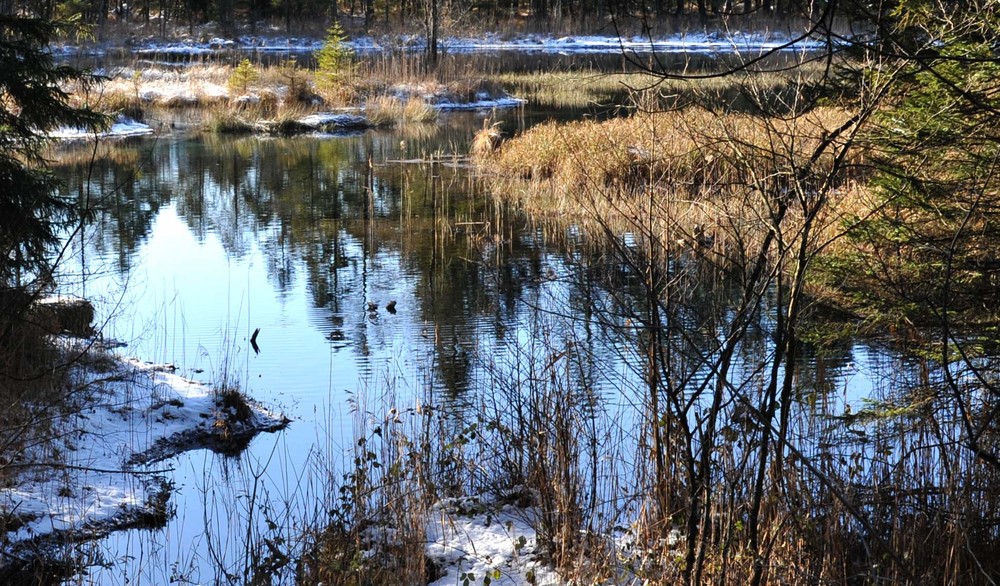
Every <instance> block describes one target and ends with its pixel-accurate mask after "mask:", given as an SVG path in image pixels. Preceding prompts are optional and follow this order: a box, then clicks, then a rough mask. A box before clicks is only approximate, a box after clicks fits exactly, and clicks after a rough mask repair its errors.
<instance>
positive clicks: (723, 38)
mask: <svg viewBox="0 0 1000 586" xmlns="http://www.w3.org/2000/svg"><path fill="white" fill-rule="evenodd" d="M345 45H346V46H347V47H348V48H350V49H352V50H354V51H357V52H359V53H373V52H383V51H399V50H403V51H407V50H422V49H423V48H424V47H425V46H426V41H425V40H424V38H423V37H420V36H414V35H398V36H385V37H380V38H374V37H359V38H356V39H352V40H350V41H348V42H346V43H345ZM322 46H323V40H322V39H308V38H298V37H280V36H276V37H250V36H244V37H240V38H239V39H236V40H228V39H212V40H209V41H207V42H194V41H190V40H188V41H178V42H161V41H155V40H149V41H146V42H144V43H141V44H140V45H138V46H136V47H134V48H133V49H132V52H133V53H135V54H137V55H147V56H148V55H157V54H159V55H178V56H180V55H191V56H199V55H209V54H212V53H219V52H227V51H245V52H255V51H256V52H288V53H310V52H314V51H317V50H319V49H320V48H321V47H322ZM823 46H824V41H823V40H821V39H809V38H804V39H799V38H798V37H797V36H792V35H789V34H784V33H776V32H756V33H744V32H739V31H733V32H721V31H715V32H689V33H681V34H677V35H671V36H664V37H654V38H649V37H643V36H634V37H629V38H619V37H616V36H611V35H603V36H602V35H579V36H564V37H553V36H543V35H522V36H514V37H509V38H508V37H501V36H499V35H496V34H491V33H487V34H485V35H483V36H482V37H446V38H443V39H441V40H440V41H439V47H440V48H441V49H442V50H444V51H447V52H452V53H477V52H482V53H488V52H501V51H511V52H528V53H562V54H592V53H617V52H619V51H623V50H624V51H627V52H635V53H649V52H654V51H655V52H711V53H732V52H736V51H741V52H756V51H767V50H794V51H800V50H804V49H805V50H809V49H820V48H822V47H823Z"/></svg>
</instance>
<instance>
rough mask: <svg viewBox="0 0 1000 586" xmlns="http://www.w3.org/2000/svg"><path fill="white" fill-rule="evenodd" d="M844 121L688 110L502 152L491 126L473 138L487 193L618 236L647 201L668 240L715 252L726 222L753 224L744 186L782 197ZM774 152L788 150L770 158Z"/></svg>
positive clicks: (540, 130)
mask: <svg viewBox="0 0 1000 586" xmlns="http://www.w3.org/2000/svg"><path fill="white" fill-rule="evenodd" d="M846 118H847V113H846V112H844V111H843V110H840V109H836V108H821V109H817V110H815V111H813V112H812V113H810V114H808V115H806V116H804V117H802V118H799V119H795V120H794V121H781V120H777V121H774V120H765V119H762V118H758V117H754V116H750V115H747V114H737V113H728V114H718V113H714V112H711V111H708V110H704V109H700V108H687V109H683V110H678V111H669V112H662V113H651V114H643V113H638V114H636V115H634V116H630V117H626V118H613V119H609V120H606V121H592V120H585V121H578V122H571V123H565V124H561V123H557V122H547V123H543V124H540V125H537V126H535V127H532V128H531V129H529V130H528V131H526V132H525V133H523V134H521V135H520V136H517V137H515V138H512V139H509V140H506V141H504V142H503V143H502V145H500V147H499V148H498V149H496V148H489V149H488V148H485V145H494V144H496V143H497V139H496V137H495V130H494V129H492V128H490V127H487V128H484V129H483V130H481V131H480V132H479V135H478V136H477V137H476V139H475V144H479V145H480V147H481V148H478V149H476V151H475V152H476V155H477V159H476V160H477V163H478V165H479V167H480V168H481V169H482V170H483V172H484V173H485V174H486V178H487V182H488V183H489V185H490V190H491V191H493V192H494V193H496V194H499V195H500V197H503V198H505V199H507V200H509V201H511V202H512V203H514V204H515V205H517V206H518V207H520V208H522V209H525V210H526V211H527V212H528V213H529V214H531V215H532V216H533V217H536V218H561V219H563V220H569V221H571V222H578V223H582V224H584V225H587V224H592V223H593V222H592V220H594V219H599V221H600V222H601V223H602V224H606V225H607V226H608V227H609V228H610V230H611V232H613V233H619V234H621V233H624V232H628V231H630V230H631V229H632V222H633V219H634V217H635V215H636V214H637V213H641V212H640V211H639V210H640V209H642V208H643V207H648V205H649V202H650V201H652V202H653V203H652V205H653V206H654V208H655V210H654V211H655V212H656V213H655V214H654V216H655V217H653V218H652V220H653V221H654V222H658V223H661V224H663V226H664V227H663V230H667V229H668V228H669V230H668V233H666V234H664V237H665V238H667V240H668V241H670V242H678V243H681V244H684V245H687V246H693V247H695V248H697V247H699V246H704V245H706V244H708V243H709V241H711V240H713V238H715V237H719V241H718V242H713V246H712V247H709V248H714V247H716V246H719V247H721V246H723V245H724V244H725V243H724V242H723V241H722V240H723V236H724V232H725V230H723V229H722V228H723V227H725V225H726V224H728V223H729V221H730V220H732V222H740V223H747V222H749V223H753V222H755V220H754V217H755V215H756V214H754V213H753V211H752V210H751V209H746V198H744V197H743V196H744V195H746V193H747V189H746V187H747V186H754V185H756V186H757V187H754V188H753V189H756V188H758V187H765V186H766V187H768V188H771V187H773V188H774V189H783V188H786V189H787V185H788V181H789V179H790V177H789V176H788V175H787V170H786V169H788V168H794V167H795V166H803V165H805V164H806V161H807V160H808V159H809V157H810V155H811V153H812V149H813V148H815V146H816V145H817V144H819V142H820V141H821V140H822V139H823V137H824V136H825V133H827V132H829V130H830V129H832V128H835V127H836V126H837V125H839V124H841V123H843V121H844V120H846ZM775 144H788V145H791V146H792V148H791V150H790V151H786V152H785V154H781V155H779V156H778V158H776V157H775V156H774V155H773V154H772V153H773V150H772V147H773V146H774V145H775ZM785 164H787V167H783V165H785ZM829 164H830V159H829V158H825V157H824V158H821V159H819V160H818V161H816V162H815V163H813V164H812V165H813V167H815V169H814V170H815V171H819V170H821V168H822V166H823V165H829ZM841 180H842V181H843V185H844V186H845V187H847V188H850V186H851V185H854V184H853V183H851V181H850V177H843V178H842V179H841ZM765 184H766V185H765ZM783 186H785V187H783ZM751 191H752V190H751ZM650 198H652V199H650ZM668 219H669V221H668ZM667 224H670V226H667ZM675 228H679V230H678V229H675ZM592 229H593V230H594V231H596V232H600V231H601V230H600V227H599V226H596V225H595V226H592ZM744 231H745V230H744Z"/></svg>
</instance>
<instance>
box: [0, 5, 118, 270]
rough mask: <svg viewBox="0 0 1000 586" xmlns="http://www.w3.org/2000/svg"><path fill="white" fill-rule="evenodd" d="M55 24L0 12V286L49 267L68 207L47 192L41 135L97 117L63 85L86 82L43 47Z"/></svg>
mask: <svg viewBox="0 0 1000 586" xmlns="http://www.w3.org/2000/svg"><path fill="white" fill-rule="evenodd" d="M56 30H57V25H55V24H53V23H51V22H47V21H43V20H39V19H31V18H20V17H15V16H0V287H2V288H10V287H17V288H21V287H23V285H24V283H25V281H26V279H30V278H32V277H37V276H42V275H43V274H44V273H45V271H46V270H47V269H49V263H50V258H49V254H50V252H51V250H50V247H51V246H52V245H53V244H55V243H56V241H57V231H58V229H59V226H60V224H61V223H62V222H65V221H67V220H69V219H70V217H71V215H70V212H71V211H72V207H71V205H70V203H69V202H67V201H64V200H62V199H60V198H59V197H57V196H56V195H55V194H54V192H53V191H54V187H55V184H54V180H53V178H52V176H51V175H50V174H49V173H48V172H47V171H46V170H45V160H44V158H43V155H42V149H43V147H44V145H45V144H46V142H47V137H46V134H47V132H48V131H49V130H52V129H53V128H56V127H59V126H64V125H69V126H76V127H85V128H97V127H100V126H101V125H102V124H105V123H106V120H105V118H104V117H103V116H101V115H99V114H97V113H95V112H93V111H90V110H87V109H78V108H74V107H73V106H71V105H70V104H69V101H68V95H67V93H66V91H65V90H64V89H63V87H64V86H65V84H69V83H74V82H79V83H87V82H88V81H89V80H90V79H91V78H90V77H89V76H87V75H86V74H84V73H81V72H80V71H78V70H76V69H74V68H72V67H68V66H63V65H57V64H56V63H55V62H54V60H53V57H52V54H51V53H50V52H49V51H48V50H47V46H48V43H49V39H50V38H51V37H52V35H53V34H54V33H55V32H56Z"/></svg>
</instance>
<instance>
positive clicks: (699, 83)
mask: <svg viewBox="0 0 1000 586" xmlns="http://www.w3.org/2000/svg"><path fill="white" fill-rule="evenodd" d="M686 73H687V74H688V75H691V76H696V75H702V76H703V77H701V78H696V79H691V78H688V79H664V78H663V76H660V75H655V74H652V73H645V72H640V71H636V72H631V73H622V72H619V73H613V72H612V73H608V72H604V71H597V70H574V71H546V72H531V73H510V72H504V73H496V74H491V75H489V76H488V79H489V80H490V81H492V82H493V83H495V84H498V85H499V86H501V87H502V88H504V89H505V90H506V91H507V92H508V93H510V94H511V95H514V96H517V97H519V98H523V99H526V100H528V102H529V103H530V104H533V105H537V106H542V107H551V108H572V109H602V110H608V109H620V110H623V111H631V110H634V109H636V108H634V107H630V106H629V105H630V104H639V105H641V108H639V109H643V110H646V111H650V112H653V111H663V110H666V109H674V108H677V107H679V106H686V105H692V104H701V105H711V106H712V107H713V108H714V109H719V108H732V109H737V110H738V109H740V108H741V107H743V108H745V107H747V106H748V105H749V100H748V98H749V97H750V94H751V93H752V94H753V95H754V96H759V95H761V92H762V91H763V92H766V93H768V94H770V95H771V96H773V101H774V102H775V103H777V101H778V99H779V98H780V96H782V95H783V94H787V95H792V94H794V92H795V91H797V90H798V88H799V87H800V86H802V85H803V84H808V83H810V82H811V81H813V80H815V79H818V78H819V77H820V76H822V75H823V74H824V71H823V69H822V68H821V67H820V66H818V65H816V64H812V63H807V64H805V65H802V66H800V67H796V68H794V73H783V72H780V71H775V72H772V73H756V74H752V75H751V74H732V75H717V76H713V75H712V73H713V72H712V71H704V72H695V71H688V72H686Z"/></svg>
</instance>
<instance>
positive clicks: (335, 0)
mask: <svg viewBox="0 0 1000 586" xmlns="http://www.w3.org/2000/svg"><path fill="white" fill-rule="evenodd" d="M8 3H9V5H12V8H13V9H12V10H11V13H19V14H22V15H30V16H34V17H38V18H42V19H45V20H74V21H78V22H80V23H81V24H86V25H96V26H101V25H104V24H108V23H113V22H119V23H131V24H145V25H151V24H154V25H158V26H160V27H163V28H164V29H165V27H166V26H191V27H193V26H196V25H200V24H205V23H208V22H215V23H217V24H218V25H220V27H221V28H222V30H223V32H233V31H235V30H236V27H237V25H240V24H246V25H249V27H250V28H251V30H255V29H256V25H257V23H259V22H269V23H273V22H282V23H283V24H284V25H285V28H286V29H287V30H289V31H292V30H293V29H294V28H296V27H297V26H298V25H302V26H305V24H306V23H309V26H310V27H314V26H315V25H316V24H318V21H320V20H322V21H323V22H322V24H323V25H325V24H328V23H329V22H331V21H332V20H334V19H337V18H340V17H343V16H348V15H349V16H352V17H357V18H359V19H363V22H364V26H365V27H366V28H367V27H371V26H389V27H401V28H404V29H406V28H410V27H411V26H412V24H414V23H420V24H423V25H425V26H426V21H427V20H429V19H432V18H436V19H440V18H442V17H441V16H440V15H451V16H452V17H453V18H459V19H461V18H462V17H463V16H465V17H467V18H465V19H464V20H466V21H467V22H469V23H470V24H473V25H474V26H482V27H484V28H493V27H496V26H499V25H502V24H504V23H509V22H513V21H519V22H523V23H525V24H527V25H529V26H532V25H534V26H537V27H539V28H544V27H547V26H549V25H551V24H554V23H559V22H561V21H570V22H579V23H588V22H598V21H606V20H608V19H610V18H617V19H622V20H636V19H641V20H647V21H653V20H663V21H670V20H671V19H678V18H690V17H692V16H695V17H700V18H701V19H702V20H704V21H707V20H709V19H712V18H717V17H722V16H730V15H750V16H751V17H753V18H760V19H762V20H763V19H770V18H774V17H779V18H797V17H803V16H805V17H807V16H810V15H811V14H816V13H817V12H820V11H822V10H823V8H824V7H825V6H826V1H825V0H813V1H811V2H805V3H803V2H802V1H801V0H0V4H8Z"/></svg>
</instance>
